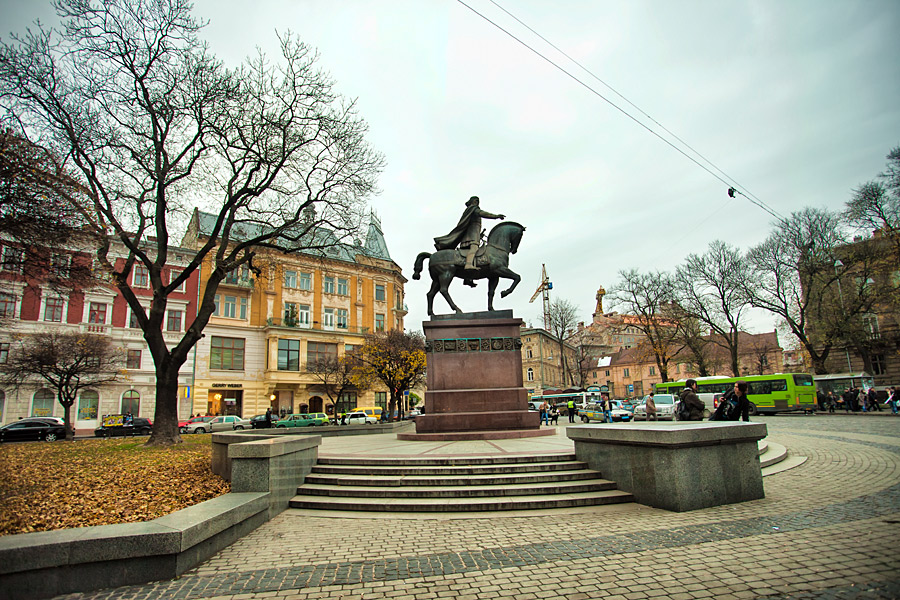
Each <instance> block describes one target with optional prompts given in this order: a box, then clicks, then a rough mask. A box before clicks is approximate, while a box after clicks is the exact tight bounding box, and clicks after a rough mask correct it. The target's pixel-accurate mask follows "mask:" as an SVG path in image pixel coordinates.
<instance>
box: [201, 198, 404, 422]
mask: <svg viewBox="0 0 900 600" xmlns="http://www.w3.org/2000/svg"><path fill="white" fill-rule="evenodd" d="M213 219H214V216H213V215H210V214H207V213H202V212H199V211H195V213H194V216H193V218H192V220H191V224H190V226H189V228H188V234H187V236H186V239H188V240H192V241H193V243H200V242H202V241H203V239H204V237H203V235H204V232H207V231H210V230H211V226H212V223H213ZM254 265H255V266H257V267H260V268H261V270H262V274H261V275H260V276H258V277H257V276H253V275H252V273H251V272H250V270H249V268H246V267H243V268H242V269H241V270H239V271H238V272H232V273H230V274H229V275H228V276H227V277H226V279H225V280H224V281H223V282H222V283H221V284H220V286H219V288H218V290H217V292H218V293H217V294H216V311H215V313H214V314H213V316H212V317H211V318H210V321H209V324H208V325H207V327H206V329H205V330H204V338H203V339H202V340H201V341H200V342H199V343H198V344H197V358H196V365H195V367H194V387H195V390H194V406H193V408H194V411H193V412H194V413H195V414H206V413H209V414H237V415H241V416H243V417H245V418H247V417H252V416H254V415H258V414H261V413H264V412H265V411H266V409H267V408H269V407H271V408H272V411H273V412H274V413H276V414H289V413H294V412H327V413H329V414H332V413H333V412H334V410H335V404H336V405H337V406H336V408H337V411H338V412H343V411H346V410H349V409H352V408H354V407H355V406H357V405H360V406H382V407H385V406H386V405H387V400H388V396H389V395H388V391H387V389H386V388H384V386H382V385H380V384H377V383H376V384H375V385H374V386H373V387H371V388H369V389H364V390H363V389H356V388H354V387H350V388H347V389H345V390H344V393H343V395H342V396H341V397H340V398H336V397H329V392H331V395H332V396H334V395H335V393H336V390H335V386H333V385H328V382H327V381H326V380H325V378H324V377H325V376H324V375H323V372H322V369H317V368H310V367H311V366H314V365H316V364H317V363H318V362H320V361H323V360H327V359H333V358H338V357H342V356H344V355H345V354H346V353H347V352H350V351H352V350H353V349H354V348H357V347H359V346H361V345H362V344H363V343H364V341H365V337H366V335H367V334H370V333H373V332H377V331H385V330H387V329H395V328H397V329H403V317H404V316H405V315H406V310H405V308H404V296H403V285H404V284H405V283H406V279H405V278H404V277H403V275H402V273H401V269H400V267H399V266H398V265H397V263H395V262H394V261H393V260H392V259H391V257H390V254H389V253H388V250H387V245H386V244H385V241H384V235H383V233H382V231H381V224H380V222H379V221H378V219H377V218H376V217H375V216H374V215H373V216H372V217H371V221H370V224H369V230H368V235H367V237H366V241H365V244H362V243H357V244H355V245H348V244H337V245H333V246H330V247H328V248H326V249H325V250H322V251H315V252H310V253H308V254H294V253H292V254H284V253H277V254H268V255H266V254H264V253H262V252H261V253H260V254H258V256H257V258H256V259H254ZM209 272H210V265H204V268H203V269H202V271H201V277H200V286H201V290H203V289H204V286H205V282H206V281H207V280H208V274H209ZM201 296H202V291H201Z"/></svg>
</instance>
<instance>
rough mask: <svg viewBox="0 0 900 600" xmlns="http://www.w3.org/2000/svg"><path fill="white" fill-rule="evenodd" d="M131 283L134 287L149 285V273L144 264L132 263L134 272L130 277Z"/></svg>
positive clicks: (146, 286)
mask: <svg viewBox="0 0 900 600" xmlns="http://www.w3.org/2000/svg"><path fill="white" fill-rule="evenodd" d="M131 285H133V286H134V287H136V288H148V287H150V274H149V273H148V272H147V269H146V267H144V265H134V274H133V275H132V277H131Z"/></svg>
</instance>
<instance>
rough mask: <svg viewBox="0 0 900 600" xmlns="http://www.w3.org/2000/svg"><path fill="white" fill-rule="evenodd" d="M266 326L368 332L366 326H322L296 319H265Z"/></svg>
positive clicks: (317, 323) (356, 332)
mask: <svg viewBox="0 0 900 600" xmlns="http://www.w3.org/2000/svg"><path fill="white" fill-rule="evenodd" d="M266 327H278V328H282V329H310V330H312V331H334V332H337V333H353V334H357V335H365V334H367V333H369V328H368V327H354V326H349V325H348V326H344V327H342V326H340V325H330V326H327V327H326V326H324V325H323V324H322V323H319V322H315V323H312V324H308V323H300V322H299V321H298V320H296V319H275V318H272V317H270V318H268V319H266Z"/></svg>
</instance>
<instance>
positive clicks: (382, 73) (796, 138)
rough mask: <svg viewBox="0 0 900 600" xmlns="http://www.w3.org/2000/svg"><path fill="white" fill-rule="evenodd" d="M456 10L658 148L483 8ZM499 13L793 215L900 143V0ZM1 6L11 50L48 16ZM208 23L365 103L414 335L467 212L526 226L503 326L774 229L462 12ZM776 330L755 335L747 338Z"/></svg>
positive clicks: (267, 13) (474, 2)
mask: <svg viewBox="0 0 900 600" xmlns="http://www.w3.org/2000/svg"><path fill="white" fill-rule="evenodd" d="M465 2H466V4H468V5H469V6H471V7H472V8H474V9H475V10H477V11H478V12H480V13H482V14H483V15H485V16H486V17H488V18H490V19H491V20H492V21H494V22H495V23H497V24H498V25H500V26H502V27H503V28H504V29H506V30H508V31H509V32H510V33H512V34H513V35H515V36H516V37H518V38H519V39H520V40H522V41H524V42H525V43H527V44H528V45H529V46H531V47H532V48H534V49H535V50H537V51H539V52H540V53H541V54H544V55H545V56H546V57H547V58H549V59H551V60H552V61H554V62H556V63H557V64H558V65H560V66H561V67H562V68H564V69H565V70H566V71H568V72H569V73H571V74H572V75H574V76H575V77H577V78H578V79H580V80H581V81H583V82H584V84H586V85H587V86H590V87H591V88H593V89H594V90H596V92H597V93H599V94H602V95H603V96H605V97H606V98H608V99H610V100H611V101H613V102H614V103H616V104H617V105H618V106H619V107H621V108H622V109H623V110H625V111H627V112H629V113H630V114H632V115H633V116H635V117H636V118H637V119H638V120H640V121H641V122H643V123H645V124H646V125H647V126H648V127H651V128H652V129H654V130H656V131H659V132H660V133H663V134H664V132H663V131H662V130H661V129H660V128H659V126H657V125H655V124H653V123H652V121H649V120H648V119H646V118H645V117H643V116H642V115H641V113H640V112H639V111H638V110H637V109H635V108H633V107H632V106H630V105H629V104H628V102H626V101H625V100H622V99H621V98H620V97H618V96H617V95H616V94H615V93H613V92H611V91H610V90H609V88H607V87H605V86H604V85H603V84H601V83H600V82H598V81H597V80H596V79H594V78H593V76H592V75H590V74H588V73H586V72H585V71H583V70H582V69H581V68H579V67H578V66H577V65H575V64H573V63H572V62H571V61H569V60H568V59H567V58H566V57H565V56H563V55H561V54H560V53H559V52H557V51H556V50H554V49H553V48H552V47H551V46H548V45H547V44H546V43H545V42H544V41H542V40H541V39H540V37H538V36H536V35H535V34H534V33H532V32H530V31H529V30H528V29H526V28H525V27H523V26H522V25H520V24H518V23H517V22H516V21H515V20H514V19H513V18H512V17H510V16H509V15H508V14H506V13H504V12H503V11H502V10H501V9H500V8H498V5H495V4H494V3H493V2H491V0H465ZM498 4H499V5H500V6H502V7H503V8H505V9H506V10H508V11H509V12H510V13H512V14H514V15H515V16H516V17H517V18H518V19H520V20H521V21H523V22H524V23H525V24H527V25H528V26H529V27H531V28H532V29H534V30H535V31H536V32H537V33H539V34H540V35H541V36H543V37H544V38H546V39H547V40H549V41H550V42H552V43H553V44H554V45H556V46H557V47H559V48H560V49H561V50H563V51H564V52H565V53H566V54H568V55H570V56H571V57H572V58H574V59H575V60H577V61H578V62H579V63H581V64H582V65H583V66H584V67H586V68H587V69H589V70H590V72H591V73H592V74H593V75H594V76H596V77H598V78H600V79H601V80H603V81H604V82H605V83H606V84H608V85H609V86H611V87H612V88H614V89H615V90H616V91H617V92H618V93H619V94H621V95H622V96H624V97H625V98H627V100H628V101H629V102H631V103H633V104H635V105H637V106H638V107H639V108H640V109H641V110H642V111H643V112H645V113H647V114H649V115H650V117H652V118H653V119H654V120H656V121H657V122H659V123H660V124H662V125H663V126H665V127H666V128H667V129H669V130H670V131H672V132H673V133H675V134H677V135H678V136H679V137H680V138H681V139H683V140H684V141H685V142H687V143H688V144H690V145H691V146H692V147H693V148H695V149H696V150H698V151H699V152H700V153H702V154H703V156H705V157H706V158H707V159H709V160H711V161H712V162H713V163H715V165H716V166H717V167H718V168H720V169H722V170H723V171H724V172H725V173H727V174H728V177H727V178H726V179H728V178H731V179H732V180H733V181H734V182H736V183H737V184H738V185H737V187H738V189H740V190H743V191H745V192H746V193H747V194H748V195H752V196H754V197H756V198H759V199H760V200H762V201H763V202H764V203H766V204H768V205H769V206H771V207H773V208H774V209H775V210H776V211H777V212H779V213H780V214H782V215H785V216H787V215H789V214H790V213H791V212H792V211H796V210H800V209H802V208H804V207H806V206H816V207H828V208H831V209H839V208H841V207H842V206H843V204H844V202H845V201H846V200H847V199H848V197H849V195H850V193H851V191H852V189H853V188H854V187H856V186H857V185H859V184H860V183H862V182H864V181H866V180H869V179H871V178H873V177H874V176H875V175H876V174H877V173H878V172H879V171H880V170H882V169H883V167H884V165H885V160H884V157H885V155H886V154H887V153H888V151H889V150H890V149H891V148H892V147H894V146H897V145H900V35H898V31H900V2H897V1H896V0H886V1H868V0H867V1H855V2H854V1H849V0H840V1H835V0H803V1H799V0H764V1H749V2H747V1H737V0H729V1H728V2H722V1H721V0H707V1H681V0H680V1H677V2H670V1H668V0H647V1H640V0H629V1H627V2H625V1H621V2H611V1H598V0H594V1H583V2H575V1H566V0H560V1H557V2H547V1H546V0H533V1H526V0H518V1H513V0H498ZM0 7H2V9H3V14H2V17H3V18H2V21H3V23H4V26H2V27H3V30H4V31H3V33H4V37H6V36H5V34H6V33H7V32H8V31H21V30H22V29H23V28H24V26H25V25H26V24H28V23H29V22H30V21H32V20H33V19H34V18H35V17H37V16H40V15H41V14H44V15H48V14H52V13H51V11H50V10H49V5H46V6H45V5H43V4H42V2H41V0H30V1H27V2H26V1H23V0H0ZM41 10H44V12H43V13H41ZM195 13H196V14H197V16H199V17H202V18H206V19H209V21H210V23H209V25H208V27H207V28H206V30H205V33H204V34H203V36H204V37H205V38H206V39H207V40H208V41H209V42H210V45H211V48H212V50H213V51H214V52H215V53H216V54H217V55H219V57H220V58H222V59H223V60H224V61H225V62H226V63H228V64H230V65H236V64H237V63H238V62H239V61H241V60H242V59H243V58H245V57H246V56H247V55H248V54H250V53H252V52H254V49H255V48H256V47H259V48H262V49H263V50H264V51H266V52H268V53H269V54H271V55H275V54H277V46H276V37H275V32H276V30H278V31H287V30H290V31H293V32H294V33H296V34H298V35H299V37H300V38H301V39H302V40H303V41H305V42H307V43H308V44H310V45H312V46H314V47H316V48H317V49H318V50H319V51H320V53H321V59H320V65H321V67H322V68H324V69H325V70H327V71H328V72H330V73H331V75H332V76H333V78H334V79H335V80H336V83H337V89H338V91H339V92H341V93H342V94H344V95H345V96H348V97H351V98H356V99H358V104H359V110H360V113H361V115H362V116H363V117H364V118H365V119H366V120H367V121H368V123H369V125H370V128H371V132H370V136H369V139H370V141H371V143H372V145H373V146H374V147H375V148H376V149H378V150H379V151H381V152H382V153H383V154H384V155H385V157H386V159H387V168H386V169H385V171H384V173H383V175H382V176H381V180H380V188H381V193H380V195H378V196H377V197H375V198H372V200H371V205H372V208H373V209H374V210H375V211H376V213H377V214H378V215H379V217H380V218H381V222H382V226H383V229H384V233H385V237H386V240H387V244H388V248H389V250H390V253H391V256H392V257H393V259H394V260H395V261H396V262H397V263H398V264H399V265H400V266H401V267H402V268H403V273H404V275H405V276H406V277H407V278H410V282H409V283H408V284H407V286H406V294H407V304H408V306H409V315H408V316H407V318H406V326H407V328H408V329H419V328H420V325H421V322H422V320H424V319H426V318H427V317H426V310H425V292H426V291H427V289H428V287H429V285H430V281H429V280H428V277H427V273H426V275H425V276H424V278H423V279H422V280H420V281H412V279H411V276H412V268H413V261H414V260H415V256H416V254H418V253H419V252H421V251H429V252H431V251H433V250H434V247H433V240H432V238H433V237H435V236H439V235H443V234H446V233H448V232H449V231H450V229H452V228H453V226H454V225H455V224H456V222H457V220H458V219H459V217H460V215H461V214H462V211H463V210H464V208H465V202H466V200H467V199H468V198H469V197H470V196H472V195H477V196H479V197H480V198H481V206H482V208H483V209H485V210H488V211H490V212H496V213H503V214H505V215H506V216H507V218H508V219H510V220H515V221H518V222H520V223H522V224H523V225H525V226H526V227H527V231H526V232H525V234H524V237H523V240H522V244H521V247H520V249H519V252H518V254H516V255H514V256H512V257H511V260H510V268H511V269H512V270H514V271H516V272H517V273H519V274H520V275H521V276H522V282H521V284H520V285H519V288H518V289H517V290H516V292H515V293H514V294H513V295H512V296H509V297H507V298H505V299H500V298H499V293H498V297H497V298H496V299H495V308H497V309H505V308H511V309H513V310H514V313H515V315H516V316H518V317H521V318H523V319H524V320H525V321H526V322H528V323H530V324H532V325H534V326H539V325H540V324H541V322H542V317H541V303H540V300H539V299H538V300H536V301H535V302H534V303H533V304H529V302H528V301H529V299H530V298H531V295H532V294H533V293H534V291H535V289H536V288H537V286H538V284H539V283H540V273H541V265H542V264H546V266H547V271H548V273H549V276H550V279H551V281H552V282H553V291H552V292H551V299H557V298H564V299H567V300H569V301H571V302H573V303H575V304H576V305H578V306H579V307H580V309H581V313H582V317H583V320H584V321H586V322H589V321H590V319H591V313H592V312H593V310H594V306H595V300H594V296H595V293H596V290H597V288H598V287H599V286H604V287H606V288H607V289H608V288H610V287H611V286H612V285H613V284H614V283H615V282H616V281H617V279H618V272H619V271H620V270H623V269H630V268H637V269H640V270H644V271H646V270H651V269H663V270H672V269H674V268H675V267H676V266H677V265H678V264H679V263H681V262H683V260H684V258H685V257H686V256H687V255H688V254H690V253H702V252H704V251H705V250H706V248H707V245H708V244H709V242H710V241H712V240H714V239H717V238H718V239H725V240H727V241H728V242H730V243H732V244H734V245H736V246H738V247H740V248H741V249H747V248H749V247H751V246H753V245H755V244H757V243H759V242H761V241H762V240H763V239H764V238H765V237H766V235H767V233H768V232H769V231H770V228H771V222H772V220H773V218H772V216H771V215H769V214H767V213H766V212H765V211H763V210H762V209H760V208H758V207H757V206H754V205H753V204H751V203H750V202H749V201H748V200H747V199H745V198H743V197H741V196H738V197H737V198H735V199H730V198H729V197H728V195H727V193H726V192H727V188H728V186H727V185H725V184H724V183H722V182H721V181H719V180H718V179H716V178H715V177H713V176H712V175H711V174H709V173H708V172H706V171H704V170H703V169H701V168H700V167H699V166H697V165H696V164H695V163H693V162H691V161H690V160H688V159H687V158H685V157H684V156H683V155H681V154H679V153H678V152H677V151H676V150H674V149H673V148H672V147H671V146H669V145H668V144H666V143H665V142H663V141H661V140H660V139H659V138H657V137H655V136H653V135H652V134H651V133H649V132H648V131H647V130H646V129H645V128H644V127H642V126H641V125H639V124H638V123H636V122H635V121H633V120H632V119H630V118H629V117H627V116H626V115H624V114H623V113H622V112H621V111H619V110H618V109H616V108H615V107H613V106H611V105H610V104H609V103H608V102H606V101H605V100H603V99H602V98H601V97H599V96H598V95H597V93H595V92H594V91H591V90H590V89H588V88H587V87H585V86H584V85H582V84H581V83H578V82H577V81H575V80H573V79H572V78H571V77H569V76H568V75H566V74H565V73H563V72H561V71H560V70H558V69H557V68H556V67H554V66H553V65H551V64H550V63H548V62H547V61H546V60H544V59H543V58H541V57H539V56H538V55H536V54H535V53H533V52H532V51H531V50H529V49H528V48H527V47H525V46H523V45H522V44H521V43H519V42H518V41H516V40H515V39H513V38H512V37H510V36H509V35H507V34H506V33H504V32H503V31H501V30H500V29H498V28H497V27H496V26H494V25H492V24H491V23H489V22H487V21H486V20H484V19H483V18H482V17H480V16H478V15H477V14H475V13H474V12H472V11H471V10H470V9H469V8H467V7H466V6H465V5H463V4H462V3H461V2H459V1H457V0H293V1H287V0H285V1H280V2H279V1H274V0H273V1H268V0H257V1H256V2H254V3H252V4H251V3H247V2H235V1H230V0H199V1H197V2H196V4H195ZM664 135H665V134H664ZM673 143H674V144H675V145H677V146H681V144H680V143H679V142H677V141H674V140H673ZM698 160H699V159H698ZM701 162H702V161H701ZM494 224H496V221H485V227H486V228H487V229H488V230H490V227H491V226H493V225H494ZM503 287H504V283H503V282H501V289H503ZM486 288H487V284H486V282H481V283H480V284H479V287H478V288H476V289H474V290H469V289H468V288H464V287H463V286H462V285H461V282H460V281H459V280H457V281H455V282H454V283H453V285H452V286H451V288H450V292H451V295H452V296H453V297H454V299H455V300H456V302H457V304H458V305H460V307H461V308H462V309H463V310H467V311H477V310H485V309H486ZM435 302H436V305H435V309H436V312H438V313H446V312H450V311H449V308H448V307H447V306H446V304H445V303H444V301H443V299H441V298H438V299H437V300H436V301H435ZM604 308H605V309H607V310H608V309H609V307H607V306H604ZM772 323H773V321H772V320H771V319H768V318H765V317H762V316H757V318H755V319H754V321H753V324H752V325H751V327H750V329H752V330H755V331H761V330H764V329H765V330H771V327H772ZM786 341H787V340H782V342H783V343H782V345H785V343H784V342H786Z"/></svg>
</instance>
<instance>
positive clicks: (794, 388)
mask: <svg viewBox="0 0 900 600" xmlns="http://www.w3.org/2000/svg"><path fill="white" fill-rule="evenodd" d="M695 379H696V380H697V394H698V396H700V399H701V400H704V402H705V401H707V400H710V399H711V400H712V401H713V402H712V405H710V403H709V402H707V403H706V404H707V407H709V408H710V410H712V409H713V408H714V407H715V406H716V405H717V404H718V398H719V396H721V395H722V394H724V393H725V392H727V391H729V390H733V389H734V384H735V382H738V381H746V382H747V385H748V390H747V399H748V400H750V414H751V415H755V414H770V415H772V414H775V413H777V412H796V411H804V412H812V411H814V410H815V409H816V384H815V382H814V381H813V377H812V375H808V374H806V373H776V374H774V375H746V376H744V377H695ZM655 389H656V393H658V394H675V395H676V396H677V395H678V392H680V391H681V390H683V389H684V380H683V379H682V380H681V381H667V382H665V383H657V384H656V386H655Z"/></svg>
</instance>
